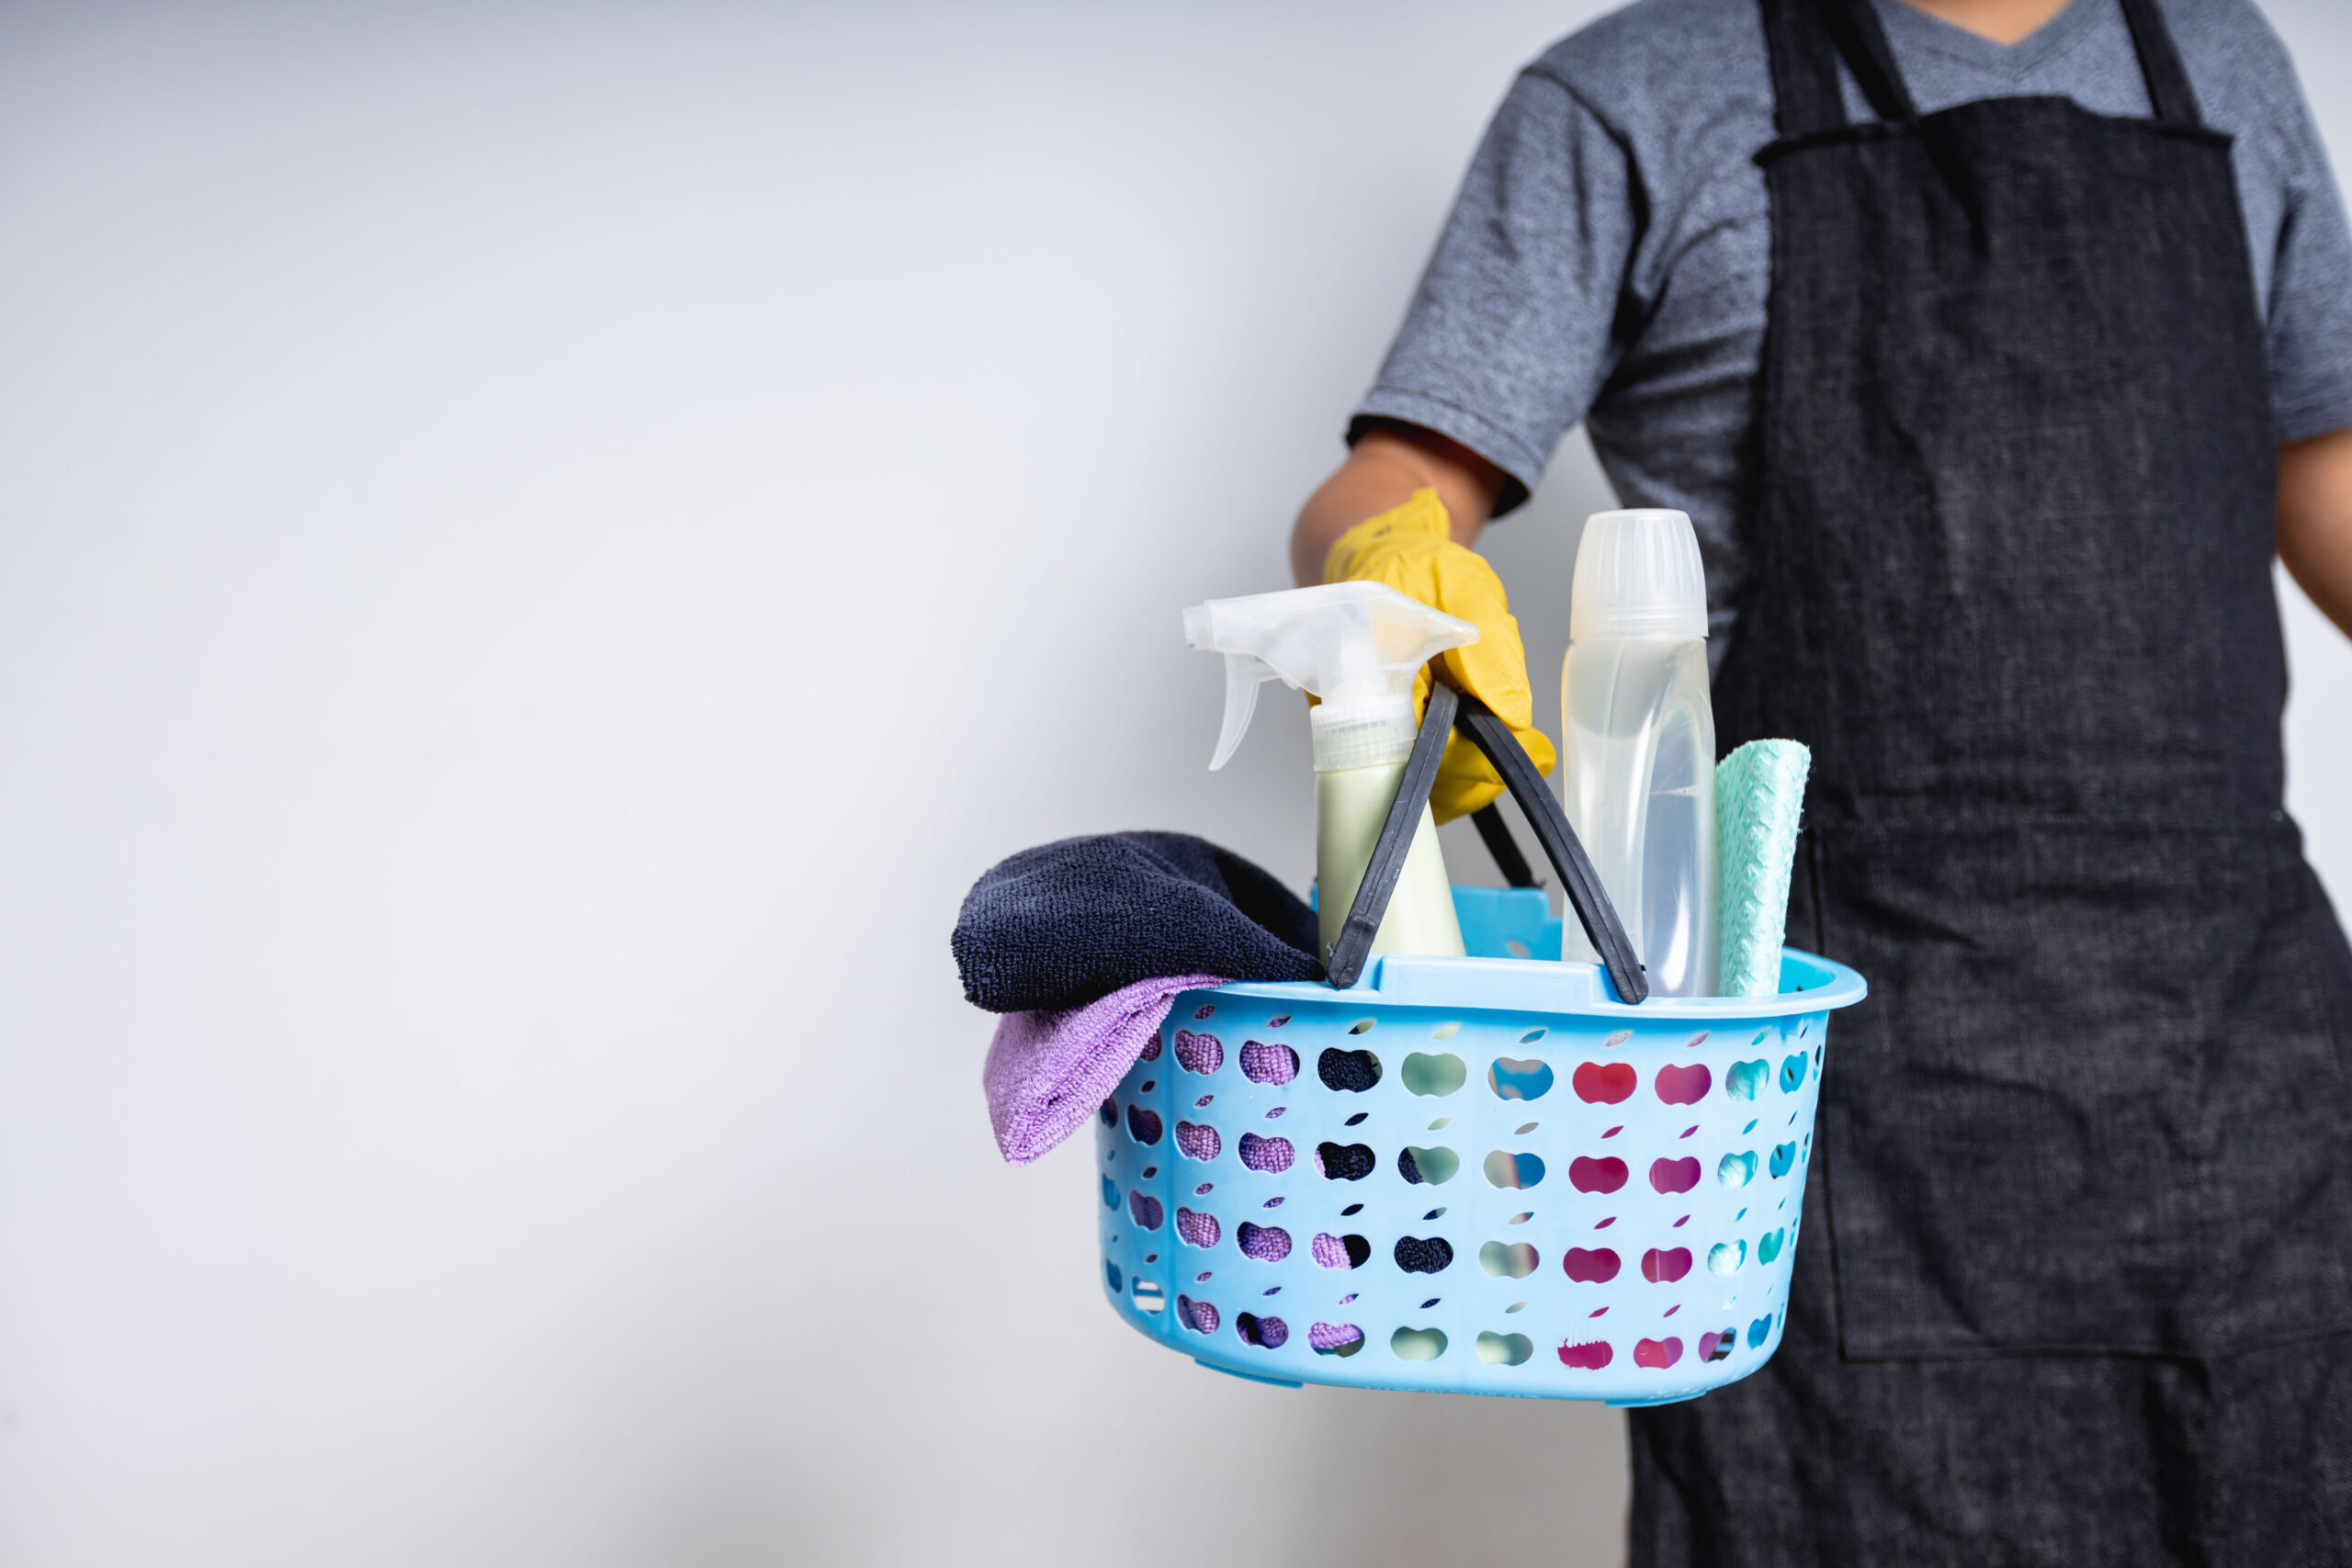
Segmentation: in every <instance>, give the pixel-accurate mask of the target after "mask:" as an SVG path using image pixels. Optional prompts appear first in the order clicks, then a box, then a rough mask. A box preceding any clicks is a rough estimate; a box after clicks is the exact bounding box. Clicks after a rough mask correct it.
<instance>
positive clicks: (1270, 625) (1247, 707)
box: [1184, 582, 1478, 773]
mask: <svg viewBox="0 0 2352 1568" xmlns="http://www.w3.org/2000/svg"><path fill="white" fill-rule="evenodd" d="M1477 640H1478V628H1477V627H1476V626H1472V625H1471V624H1470V623H1469V622H1468V621H1463V620H1456V619H1455V618H1454V617H1453V616H1452V615H1444V614H1442V613H1441V612H1439V611H1436V610H1432V609H1430V607H1429V606H1428V605H1427V604H1422V603H1420V602H1419V600H1417V599H1408V598H1407V597H1406V596H1405V595H1404V594H1402V593H1399V592H1397V590H1395V589H1394V588H1391V587H1389V586H1388V585H1387V584H1385V583H1382V582H1330V583H1326V584H1324V585H1323V586H1322V587H1320V588H1294V589H1290V590H1289V591H1287V592H1282V593H1258V594H1253V595H1251V596H1250V598H1247V599H1212V600H1210V601H1209V602H1208V603H1207V604H1195V605H1193V607H1192V608H1191V609H1189V610H1187V611H1185V612H1184V642H1185V645H1186V646H1187V647H1190V648H1197V649H1204V650H1205V651H1208V652H1212V653H1222V654H1224V655H1225V730H1224V733H1222V734H1221V735H1219V736H1218V737H1217V742H1216V758H1215V760H1213V761H1211V762H1210V763H1209V767H1210V768H1211V769H1212V770H1215V769H1217V768H1222V767H1223V766H1225V764H1226V761H1227V759H1229V758H1230V757H1232V755H1233V753H1234V750H1235V749H1236V748H1237V747H1238V746H1239V745H1240V744H1241V737H1242V735H1243V734H1244V733H1245V732H1247V731H1248V729H1249V728H1250V715H1251V714H1253V713H1255V712H1256V711H1257V707H1258V687H1259V686H1260V684H1261V683H1262V682H1267V681H1272V680H1275V679H1277V678H1279V679H1281V680H1282V681H1283V682H1286V683H1288V684H1290V685H1292V686H1295V687H1298V688H1300V689H1302V690H1305V691H1309V692H1312V693H1314V694H1316V695H1317V696H1318V697H1320V698H1322V699H1323V702H1322V705H1321V706H1319V707H1317V709H1316V710H1315V713H1314V716H1313V718H1312V720H1311V723H1312V725H1313V728H1314V733H1315V771H1316V772H1317V773H1332V772H1335V771H1336V770H1338V769H1340V768H1364V767H1370V766H1372V765H1373V764H1374V763H1375V762H1395V761H1402V760H1403V759H1404V758H1406V757H1408V756H1409V755H1411V754H1412V750H1413V730H1414V721H1413V679H1414V677H1415V676H1417V675H1419V673H1420V670H1421V666H1422V665H1424V664H1427V663H1428V662H1429V661H1430V660H1431V659H1433V658H1435V657H1436V656H1437V655H1438V654H1440V653H1442V652H1444V651H1445V650H1446V649H1449V648H1461V647H1464V646H1465V645H1466V644H1469V643H1474V642H1476V641H1477Z"/></svg>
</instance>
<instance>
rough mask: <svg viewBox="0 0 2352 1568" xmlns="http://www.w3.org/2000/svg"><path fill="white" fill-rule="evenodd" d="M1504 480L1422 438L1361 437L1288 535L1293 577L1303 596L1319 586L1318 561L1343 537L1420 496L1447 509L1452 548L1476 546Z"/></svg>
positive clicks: (1420, 434) (1470, 456)
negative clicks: (1433, 494) (1425, 493)
mask: <svg viewBox="0 0 2352 1568" xmlns="http://www.w3.org/2000/svg"><path fill="white" fill-rule="evenodd" d="M1507 478H1508V476H1506V475H1505V474H1504V473H1503V471H1502V470H1501V469H1500V468H1496V467H1495V466H1494V465H1493V464H1492V463H1489V462H1487V460H1486V459H1485V458H1484V457H1479V456H1478V455H1477V454H1476V453H1475V452H1473V451H1471V450H1470V449H1469V448H1468V447H1466V446H1460V445H1458V444H1456V443H1454V442H1452V441H1449V440H1447V439H1446V438H1445V437H1443V436H1442V435H1437V434H1431V433H1430V432H1427V431H1411V432H1405V431H1388V430H1374V431H1369V432H1366V433H1365V434H1364V436H1363V439H1361V440H1359V441H1358V442H1357V443H1356V445H1355V449H1354V450H1353V451H1352V452H1351V453H1349V454H1348V460H1347V461H1346V462H1345V463H1342V464H1340V469H1339V471H1338V472H1337V473H1335V474H1333V475H1332V476H1331V477H1330V478H1329V479H1326V480H1324V481H1323V488H1322V489H1320V490H1318V491H1316V492H1315V493H1314V495H1312V496H1310V497H1309V498H1308V499H1307V502H1306V506H1305V507H1304V508H1303V509H1302V510H1301V511H1300V512H1299V514H1298V522H1297V524H1296V525H1294V526H1293V528H1292V529H1291V536H1290V570H1291V576H1292V577H1293V578H1294V579H1295V581H1297V583H1298V585H1299V586H1300V587H1302V588H1306V587H1311V586H1312V585H1314V584H1316V583H1318V582H1320V581H1323V560H1324V558H1325V557H1327V556H1329V554H1330V553H1331V546H1332V545H1333V544H1334V543H1336V542H1337V541H1338V539H1339V537H1340V535H1342V534H1344V533H1346V532H1347V531H1348V530H1349V529H1351V528H1352V527H1354V526H1355V525H1357V524H1359V523H1361V522H1363V520H1364V519H1365V518H1367V517H1377V516H1378V515H1380V513H1384V512H1385V511H1387V510H1388V509H1389V508H1391V507H1393V506H1402V505H1403V504H1404V503H1405V502H1408V501H1410V500H1411V499H1412V497H1413V492H1414V491H1419V490H1434V491H1437V498H1438V499H1439V500H1440V501H1442V502H1444V503H1445V512H1446V516H1447V518H1448V519H1449V520H1450V521H1451V522H1452V523H1453V537H1454V541H1455V542H1456V543H1458V544H1464V545H1468V544H1475V543H1476V541H1477V537H1478V530H1479V529H1481V528H1483V527H1485V526H1486V525H1487V518H1489V517H1491V516H1493V515H1494V512H1495V501H1496V499H1497V498H1498V496H1500V495H1501V494H1502V491H1503V485H1504V484H1505V483H1506V482H1507Z"/></svg>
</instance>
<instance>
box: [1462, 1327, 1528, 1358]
mask: <svg viewBox="0 0 2352 1568" xmlns="http://www.w3.org/2000/svg"><path fill="white" fill-rule="evenodd" d="M1472 1348H1474V1349H1476V1351H1477V1352H1478V1359H1480V1360H1482V1361H1484V1362H1486V1363H1487V1365H1488V1366H1490V1367H1516V1366H1519V1365H1521V1363H1523V1362H1525V1361H1526V1360H1527V1359H1529V1358H1530V1357H1532V1356H1533V1355H1534V1354H1535V1341H1533V1340H1532V1339H1530V1338H1529V1337H1527V1336H1526V1335H1524V1334H1497V1333H1494V1332H1493V1331H1492V1330H1488V1331H1487V1332H1485V1333H1482V1334H1480V1335H1479V1336H1478V1338H1477V1341H1476V1344H1475V1345H1474V1346H1473V1347H1472Z"/></svg>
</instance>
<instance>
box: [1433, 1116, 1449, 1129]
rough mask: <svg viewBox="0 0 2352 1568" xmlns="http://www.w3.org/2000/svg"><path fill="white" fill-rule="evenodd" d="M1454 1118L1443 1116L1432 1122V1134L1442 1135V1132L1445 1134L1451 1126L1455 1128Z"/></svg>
mask: <svg viewBox="0 0 2352 1568" xmlns="http://www.w3.org/2000/svg"><path fill="white" fill-rule="evenodd" d="M1451 1126H1453V1117H1451V1116H1441V1117H1439V1118H1438V1119H1437V1120H1436V1121H1434V1122H1430V1132H1432V1133H1442V1132H1444V1131H1445V1130H1446V1129H1447V1128H1448V1127H1451Z"/></svg>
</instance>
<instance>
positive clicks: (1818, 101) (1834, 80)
mask: <svg viewBox="0 0 2352 1568" xmlns="http://www.w3.org/2000/svg"><path fill="white" fill-rule="evenodd" d="M1762 3H1763V8H1764V42H1765V46H1766V48H1767V49H1768V50H1769V51H1770V54H1771V57H1772V118H1773V123H1774V125H1775V126H1776V127H1777V128H1778V130H1780V133H1781V135H1782V136H1783V137H1788V138H1795V137H1799V136H1811V135H1813V134H1815V132H1817V131H1824V130H1837V129H1838V127H1839V126H1842V125H1844V124H1845V123H1846V96H1845V94H1844V92H1843V91H1842V90H1840V88H1839V86H1838V48H1837V45H1836V44H1835V43H1833V42H1832V41H1831V40H1830V37H1829V29H1828V28H1826V26H1825V25H1824V24H1823V21H1822V14H1821V7H1820V5H1819V3H1818V0H1762Z"/></svg>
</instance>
